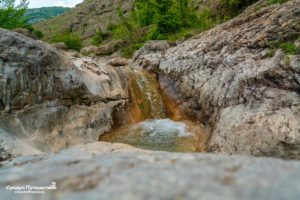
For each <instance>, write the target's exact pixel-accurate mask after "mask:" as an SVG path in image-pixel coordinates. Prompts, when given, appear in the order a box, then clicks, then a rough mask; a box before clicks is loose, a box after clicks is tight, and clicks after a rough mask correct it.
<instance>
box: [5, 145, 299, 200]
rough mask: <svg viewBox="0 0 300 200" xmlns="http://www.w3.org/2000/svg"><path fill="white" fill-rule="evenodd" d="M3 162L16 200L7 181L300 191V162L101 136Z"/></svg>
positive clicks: (79, 195) (226, 192) (146, 195)
mask: <svg viewBox="0 0 300 200" xmlns="http://www.w3.org/2000/svg"><path fill="white" fill-rule="evenodd" d="M2 165H3V166H2V167H1V168H0V188H1V189H0V190H1V197H2V198H3V199H12V200H13V199H18V198H20V195H16V194H14V192H13V191H9V190H5V188H6V186H7V185H10V186H22V185H34V186H44V185H46V186H48V185H51V184H52V182H55V183H56V188H57V189H56V190H49V191H45V194H40V195H39V194H26V195H27V196H26V197H28V198H30V199H41V198H43V199H105V200H106V199H112V200H114V199H118V200H120V199H121V200H123V199H124V200H125V199H130V200H135V199H136V200H138V199H145V200H148V199H149V200H150V199H156V200H164V199H189V200H194V199H195V200H198V199H199V198H201V199H211V200H219V199H232V200H235V199H236V200H240V199H244V200H253V199H257V200H265V199H272V200H282V199H289V200H298V198H299V195H300V191H299V187H300V183H299V179H300V162H299V161H284V160H278V159H272V158H253V157H244V156H224V155H213V154H183V153H165V152H150V151H143V150H139V149H135V148H132V147H130V146H128V145H121V144H109V143H102V142H101V143H93V144H89V145H84V146H79V147H73V148H70V149H68V150H64V151H61V152H60V153H58V154H51V155H40V156H26V157H19V158H15V159H13V160H12V161H7V162H2ZM287 180H288V181H287ZM174 188H176V189H174Z"/></svg>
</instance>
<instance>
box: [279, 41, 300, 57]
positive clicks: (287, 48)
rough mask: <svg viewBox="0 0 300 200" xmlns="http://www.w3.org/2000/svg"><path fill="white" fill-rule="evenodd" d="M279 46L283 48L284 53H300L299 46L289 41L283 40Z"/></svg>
mask: <svg viewBox="0 0 300 200" xmlns="http://www.w3.org/2000/svg"><path fill="white" fill-rule="evenodd" d="M279 47H280V48H281V49H283V51H284V52H285V53H286V54H290V55H295V54H300V48H299V47H297V46H296V45H294V44H293V43H290V42H284V43H281V44H279Z"/></svg>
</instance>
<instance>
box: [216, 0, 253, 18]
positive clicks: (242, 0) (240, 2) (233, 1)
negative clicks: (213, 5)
mask: <svg viewBox="0 0 300 200" xmlns="http://www.w3.org/2000/svg"><path fill="white" fill-rule="evenodd" d="M219 1H220V5H221V9H220V12H219V16H220V17H222V18H223V19H224V18H225V19H226V18H232V17H234V16H236V15H238V14H239V13H240V12H241V11H242V10H243V9H244V8H246V7H247V6H249V5H251V4H252V3H254V2H256V1H257V0H219Z"/></svg>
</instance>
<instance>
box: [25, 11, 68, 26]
mask: <svg viewBox="0 0 300 200" xmlns="http://www.w3.org/2000/svg"><path fill="white" fill-rule="evenodd" d="M69 10H70V8H64V7H45V8H34V9H28V10H27V11H26V13H25V15H26V17H27V21H28V23H29V24H35V23H38V22H41V21H44V20H48V19H51V18H53V17H55V16H58V15H61V14H63V13H65V12H67V11H69Z"/></svg>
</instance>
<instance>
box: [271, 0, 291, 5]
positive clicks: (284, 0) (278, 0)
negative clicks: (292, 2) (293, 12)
mask: <svg viewBox="0 0 300 200" xmlns="http://www.w3.org/2000/svg"><path fill="white" fill-rule="evenodd" d="M287 1H288V0H268V3H269V4H270V5H271V4H276V3H279V4H282V3H285V2H287Z"/></svg>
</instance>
